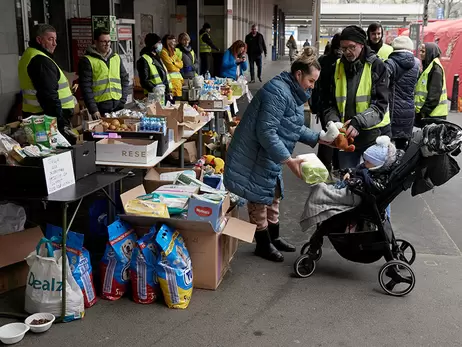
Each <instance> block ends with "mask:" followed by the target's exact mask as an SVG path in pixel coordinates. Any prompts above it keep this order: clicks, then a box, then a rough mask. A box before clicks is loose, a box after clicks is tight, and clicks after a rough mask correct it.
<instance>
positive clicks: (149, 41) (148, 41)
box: [144, 33, 162, 49]
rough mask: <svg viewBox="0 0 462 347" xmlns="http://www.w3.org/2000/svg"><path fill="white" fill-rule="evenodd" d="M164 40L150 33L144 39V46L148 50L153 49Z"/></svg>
mask: <svg viewBox="0 0 462 347" xmlns="http://www.w3.org/2000/svg"><path fill="white" fill-rule="evenodd" d="M161 40H162V39H161V38H160V36H159V35H157V34H154V33H149V34H147V35H146V36H145V37H144V44H145V45H146V47H147V48H149V49H152V48H153V47H154V46H155V45H156V43H158V42H160V41H161Z"/></svg>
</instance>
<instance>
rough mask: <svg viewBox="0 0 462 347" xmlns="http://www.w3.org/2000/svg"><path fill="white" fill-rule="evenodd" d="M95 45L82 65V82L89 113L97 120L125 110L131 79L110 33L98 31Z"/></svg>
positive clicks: (80, 70)
mask: <svg viewBox="0 0 462 347" xmlns="http://www.w3.org/2000/svg"><path fill="white" fill-rule="evenodd" d="M93 38H94V45H93V46H90V47H88V48H87V51H86V53H85V56H83V57H82V58H81V59H80V62H79V82H80V89H81V91H82V95H83V99H84V101H85V105H86V106H87V108H88V111H89V112H90V113H91V114H92V115H93V116H94V117H96V118H98V117H104V115H105V114H106V113H110V112H114V111H118V110H120V109H122V108H124V106H125V103H126V102H127V95H128V93H129V77H128V73H127V71H126V70H125V67H124V65H123V63H122V60H121V59H120V56H119V55H118V54H117V53H114V52H113V51H112V49H111V36H110V35H109V32H108V31H106V30H102V29H96V30H95V33H94V35H93Z"/></svg>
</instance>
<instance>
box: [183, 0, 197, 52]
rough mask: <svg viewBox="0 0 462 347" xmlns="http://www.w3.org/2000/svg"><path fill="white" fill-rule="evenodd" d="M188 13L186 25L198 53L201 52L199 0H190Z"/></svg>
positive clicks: (193, 46)
mask: <svg viewBox="0 0 462 347" xmlns="http://www.w3.org/2000/svg"><path fill="white" fill-rule="evenodd" d="M186 13H187V17H186V27H187V32H188V33H189V36H190V37H191V47H192V49H193V50H194V52H196V54H199V52H200V50H199V30H200V27H199V0H189V1H188V3H187V6H186Z"/></svg>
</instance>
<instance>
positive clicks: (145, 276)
mask: <svg viewBox="0 0 462 347" xmlns="http://www.w3.org/2000/svg"><path fill="white" fill-rule="evenodd" d="M155 242H156V228H154V227H152V228H151V230H150V231H149V233H148V234H146V235H144V236H143V237H142V238H141V239H139V240H138V241H136V246H135V248H134V249H133V254H132V260H131V262H130V279H131V281H132V292H133V300H134V301H135V302H136V303H138V304H152V303H153V302H154V301H156V300H157V295H158V293H159V283H158V282H157V274H156V262H157V247H156V244H155Z"/></svg>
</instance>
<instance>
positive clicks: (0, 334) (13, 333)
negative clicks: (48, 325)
mask: <svg viewBox="0 0 462 347" xmlns="http://www.w3.org/2000/svg"><path fill="white" fill-rule="evenodd" d="M28 331H29V327H28V326H27V325H26V324H24V323H11V324H7V325H4V326H2V327H1V328H0V341H2V342H3V343H4V344H5V345H12V344H14V343H18V342H19V341H21V340H22V339H23V338H24V335H25V334H26V333H27V332H28Z"/></svg>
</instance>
